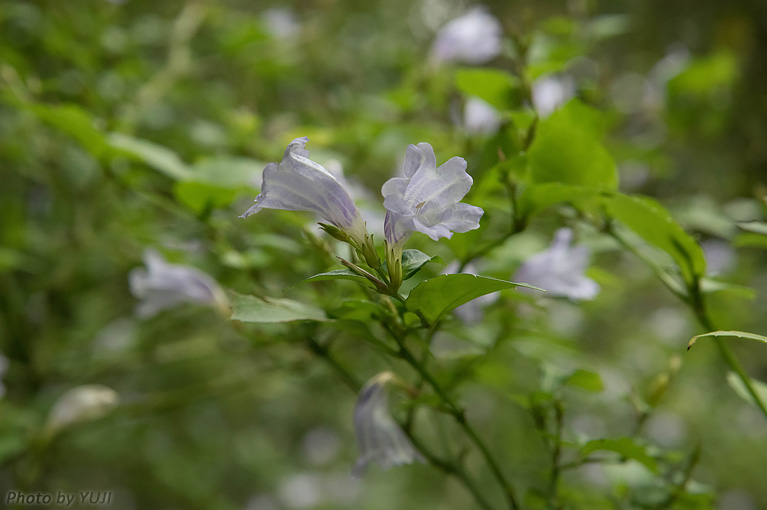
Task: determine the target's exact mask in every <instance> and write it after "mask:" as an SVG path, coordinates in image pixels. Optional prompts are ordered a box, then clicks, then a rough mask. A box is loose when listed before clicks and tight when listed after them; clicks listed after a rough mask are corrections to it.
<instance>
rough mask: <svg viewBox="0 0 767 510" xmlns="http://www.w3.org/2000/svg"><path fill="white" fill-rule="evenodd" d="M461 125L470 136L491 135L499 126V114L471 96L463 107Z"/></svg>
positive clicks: (488, 104) (484, 102) (485, 103)
mask: <svg viewBox="0 0 767 510" xmlns="http://www.w3.org/2000/svg"><path fill="white" fill-rule="evenodd" d="M463 125H464V128H465V129H466V132H467V133H469V134H472V135H491V134H493V133H495V132H496V131H498V128H499V127H500V126H501V114H500V113H499V112H498V110H496V109H495V107H493V106H492V105H491V104H490V103H488V102H487V101H485V100H484V99H480V98H478V97H474V96H471V97H469V98H468V99H466V104H465V105H464V107H463Z"/></svg>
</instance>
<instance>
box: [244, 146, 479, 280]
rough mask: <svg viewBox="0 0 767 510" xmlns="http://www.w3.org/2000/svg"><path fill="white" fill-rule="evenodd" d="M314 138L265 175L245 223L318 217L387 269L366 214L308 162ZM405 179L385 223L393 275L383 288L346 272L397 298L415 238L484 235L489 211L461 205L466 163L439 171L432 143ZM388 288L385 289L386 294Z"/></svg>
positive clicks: (392, 190)
mask: <svg viewBox="0 0 767 510" xmlns="http://www.w3.org/2000/svg"><path fill="white" fill-rule="evenodd" d="M308 141H309V140H308V138H306V137H304V138H296V139H295V140H293V141H292V142H290V144H289V145H288V147H287V149H286V150H285V155H284V156H283V158H282V161H281V162H280V163H270V164H269V165H267V167H266V168H265V169H264V173H263V183H262V185H261V193H260V194H259V195H258V196H257V197H256V203H255V205H254V206H253V207H251V208H250V209H248V210H247V211H246V212H245V214H243V215H242V217H243V218H247V217H248V216H250V215H252V214H255V213H257V212H259V211H260V210H262V209H283V210H287V211H306V212H313V213H315V214H317V215H319V216H320V217H321V218H323V219H324V220H325V221H327V222H328V223H327V224H323V223H321V224H320V225H322V228H323V229H324V230H325V231H326V232H328V234H330V235H332V236H333V237H335V238H336V239H339V240H341V241H345V242H348V243H349V244H351V245H352V246H353V247H355V248H356V249H357V250H358V252H359V254H360V258H361V259H362V260H364V261H365V262H366V263H367V265H368V266H370V267H371V268H373V269H374V270H378V269H380V268H381V262H380V260H379V258H378V254H377V252H376V249H375V246H374V245H373V240H372V236H370V235H369V234H368V232H367V228H366V225H365V222H364V220H363V219H362V216H361V215H360V212H359V209H358V208H357V206H356V205H355V203H354V200H353V199H352V197H351V196H350V195H349V192H348V191H347V190H346V189H345V188H344V186H343V184H342V183H341V181H340V180H339V179H338V178H337V177H336V176H334V175H333V174H332V173H331V172H329V171H328V170H326V169H325V168H324V167H323V166H322V165H320V164H318V163H315V162H314V161H312V160H311V159H309V151H307V150H306V148H305V146H306V142H308ZM403 174H404V176H403V177H394V178H392V179H389V180H388V181H387V182H386V183H384V185H383V187H382V188H381V193H382V194H383V197H384V207H385V208H386V211H387V212H386V218H385V220H384V237H385V241H386V259H387V267H388V274H386V275H384V274H383V273H381V274H380V275H379V276H382V277H385V278H384V279H385V280H388V281H383V282H382V281H381V280H379V279H378V278H375V277H373V275H372V274H371V273H369V272H367V271H365V270H363V269H361V268H358V267H356V266H354V265H353V264H351V263H348V262H346V261H343V262H344V264H345V265H346V266H347V267H349V268H350V269H352V270H354V271H355V272H357V273H358V274H360V275H362V276H365V277H372V279H373V280H374V282H373V283H374V284H375V285H376V286H377V287H378V288H383V287H386V288H388V289H389V290H391V291H392V292H396V290H397V289H398V288H399V285H400V284H401V283H402V271H401V263H402V260H401V258H402V250H403V247H404V245H405V243H406V242H407V240H408V239H409V238H410V236H411V235H412V233H413V232H421V233H423V234H426V235H428V236H429V237H431V238H432V239H433V240H435V241H436V240H439V239H440V238H443V237H446V238H450V237H451V236H452V235H453V232H467V231H469V230H473V229H476V228H479V219H480V218H481V217H482V214H483V211H482V209H481V208H479V207H475V206H473V205H468V204H464V203H461V202H460V201H461V200H462V199H463V197H464V196H466V194H467V193H468V192H469V189H470V188H471V185H472V182H473V181H472V178H471V176H470V175H469V174H468V173H467V171H466V161H465V160H464V159H463V158H459V157H454V158H451V159H449V160H448V161H447V162H445V163H444V164H442V165H440V166H439V167H437V158H436V156H435V154H434V149H432V147H431V145H429V144H428V143H419V144H418V145H410V146H409V147H408V148H407V153H406V155H405V161H404V164H403ZM382 285H383V287H382Z"/></svg>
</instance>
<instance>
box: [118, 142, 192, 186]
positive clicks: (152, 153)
mask: <svg viewBox="0 0 767 510" xmlns="http://www.w3.org/2000/svg"><path fill="white" fill-rule="evenodd" d="M107 140H108V142H109V145H110V147H112V148H113V149H115V150H118V151H120V152H122V153H124V154H126V155H128V156H131V157H133V158H135V159H137V160H139V161H142V162H143V163H145V164H146V165H147V166H150V167H152V168H154V169H155V170H157V171H158V172H161V173H163V174H165V175H167V176H168V177H170V178H171V179H174V180H177V181H184V180H187V179H189V178H191V177H192V173H191V171H190V169H189V167H188V166H187V165H186V164H185V163H184V162H183V161H181V158H179V157H178V155H177V154H176V153H175V152H173V151H172V150H170V149H168V148H167V147H163V146H162V145H158V144H156V143H154V142H150V141H147V140H142V139H140V138H134V137H132V136H128V135H124V134H122V133H111V134H110V135H109V136H108V138H107Z"/></svg>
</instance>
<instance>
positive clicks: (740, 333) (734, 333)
mask: <svg viewBox="0 0 767 510" xmlns="http://www.w3.org/2000/svg"><path fill="white" fill-rule="evenodd" d="M715 336H716V337H718V336H725V337H734V338H748V339H750V340H756V341H758V342H763V343H766V344H767V336H762V335H757V334H756V333H746V332H744V331H712V332H711V333H704V334H702V335H695V336H694V337H692V338H691V339H690V343H688V344H687V350H688V351H689V350H690V348H691V347H692V346H693V345H695V342H697V341H698V338H704V337H715Z"/></svg>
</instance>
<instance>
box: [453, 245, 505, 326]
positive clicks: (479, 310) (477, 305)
mask: <svg viewBox="0 0 767 510" xmlns="http://www.w3.org/2000/svg"><path fill="white" fill-rule="evenodd" d="M460 266H461V263H460V262H458V261H457V260H456V261H453V262H451V263H450V264H448V265H447V267H446V268H445V272H444V274H455V273H457V272H458V269H459V268H460ZM461 273H463V274H479V273H477V268H476V266H474V264H471V263H469V264H466V266H465V267H464V268H463V271H461ZM500 297H501V293H500V292H492V293H490V294H485V295H484V296H480V297H478V298H476V299H473V300H471V301H469V302H468V303H466V304H463V305H461V306H459V307H458V308H456V309H455V310H453V313H455V316H456V317H458V318H459V319H460V320H461V321H463V322H465V323H467V324H471V323H474V322H479V321H480V320H482V315H483V314H484V312H483V309H484V308H485V307H486V306H489V305H492V304H493V303H495V302H496V301H498V299H499V298H500Z"/></svg>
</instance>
